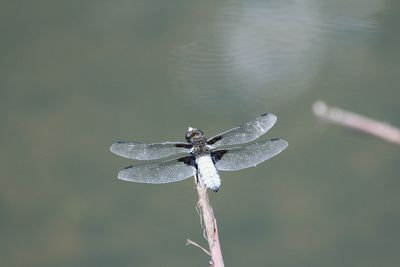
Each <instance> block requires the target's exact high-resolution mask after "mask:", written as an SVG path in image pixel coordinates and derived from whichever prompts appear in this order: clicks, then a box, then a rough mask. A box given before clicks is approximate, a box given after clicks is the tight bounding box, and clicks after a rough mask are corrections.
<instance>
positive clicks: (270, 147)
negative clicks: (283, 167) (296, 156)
mask: <svg viewBox="0 0 400 267" xmlns="http://www.w3.org/2000/svg"><path fill="white" fill-rule="evenodd" d="M287 146H288V143H287V142H286V141H285V140H283V139H271V140H267V141H261V142H256V143H253V144H248V145H244V146H241V147H237V148H231V149H221V150H216V151H213V152H211V156H212V158H213V160H214V163H215V167H216V168H217V170H221V171H236V170H241V169H245V168H249V167H253V166H256V165H257V164H260V163H261V162H263V161H265V160H267V159H270V158H272V157H273V156H275V155H277V154H279V153H280V152H281V151H282V150H284V149H285V148H286V147H287Z"/></svg>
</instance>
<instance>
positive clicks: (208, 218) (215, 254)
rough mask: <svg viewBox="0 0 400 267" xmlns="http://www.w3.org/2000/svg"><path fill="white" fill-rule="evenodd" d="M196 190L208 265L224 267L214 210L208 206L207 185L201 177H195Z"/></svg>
mask: <svg viewBox="0 0 400 267" xmlns="http://www.w3.org/2000/svg"><path fill="white" fill-rule="evenodd" d="M197 178H198V177H196V180H197V183H196V190H197V194H198V196H199V200H198V202H197V211H198V213H199V216H200V222H201V227H202V228H203V230H204V233H203V235H204V236H205V238H206V239H207V242H208V246H209V248H210V253H211V261H210V266H212V267H224V260H223V258H222V252H221V246H220V244H219V237H218V227H217V220H216V219H215V217H214V212H213V209H212V207H211V206H210V202H209V199H208V194H207V187H206V186H205V185H204V183H203V182H202V180H201V179H197Z"/></svg>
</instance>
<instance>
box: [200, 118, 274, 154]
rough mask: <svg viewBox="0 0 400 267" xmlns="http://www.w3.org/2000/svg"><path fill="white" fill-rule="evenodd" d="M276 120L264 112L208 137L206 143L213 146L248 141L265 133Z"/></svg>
mask: <svg viewBox="0 0 400 267" xmlns="http://www.w3.org/2000/svg"><path fill="white" fill-rule="evenodd" d="M276 120H277V118H276V116H275V115H274V114H271V113H266V114H263V115H260V116H258V117H257V118H256V119H255V120H252V121H249V122H246V123H245V124H243V125H241V126H239V127H236V128H233V129H230V130H228V131H226V132H223V133H220V134H218V135H216V136H214V137H212V138H210V139H209V140H208V142H207V143H208V144H209V145H210V146H211V147H213V148H215V147H218V146H228V145H238V144H244V143H248V142H250V141H253V140H255V139H257V138H258V137H260V136H261V135H263V134H265V133H266V132H267V131H268V130H269V129H271V128H272V126H274V124H275V122H276Z"/></svg>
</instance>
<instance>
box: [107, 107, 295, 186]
mask: <svg viewBox="0 0 400 267" xmlns="http://www.w3.org/2000/svg"><path fill="white" fill-rule="evenodd" d="M276 121H277V117H276V116H275V115H274V114H271V113H266V114H262V115H259V116H257V117H256V118H255V119H254V120H251V121H249V122H246V123H244V124H242V125H240V126H238V127H235V128H233V129H230V130H227V131H225V132H222V133H220V134H217V135H215V136H213V137H211V138H209V139H207V138H206V137H205V135H204V133H203V132H202V131H201V130H199V129H196V128H192V127H189V128H188V131H187V133H186V136H185V139H186V142H160V143H143V142H117V143H114V144H113V145H111V147H110V151H111V152H112V153H114V154H116V155H118V156H121V157H125V158H129V159H136V160H144V161H145V162H142V163H139V164H136V165H132V166H129V167H126V168H124V169H122V170H121V171H120V172H119V173H118V178H119V179H120V180H124V181H130V182H137V183H147V184H164V183H172V182H178V181H182V180H185V179H187V178H190V177H192V176H195V177H196V179H200V180H201V182H203V184H204V185H205V186H207V188H209V189H210V190H212V191H214V192H218V190H219V189H220V186H221V178H220V175H219V173H218V171H237V170H241V169H245V168H249V167H255V166H256V165H258V164H260V163H261V162H263V161H266V160H268V159H270V158H272V157H274V156H276V155H277V154H279V153H280V152H282V151H283V150H284V149H285V148H287V146H288V143H287V142H286V141H285V140H283V139H280V138H273V139H269V140H264V141H256V142H252V141H254V140H256V139H257V138H259V137H260V136H262V135H263V134H265V133H266V132H267V131H268V130H270V129H271V128H272V126H274V124H275V122H276ZM197 181H198V180H197Z"/></svg>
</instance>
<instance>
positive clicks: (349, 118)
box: [313, 100, 400, 145]
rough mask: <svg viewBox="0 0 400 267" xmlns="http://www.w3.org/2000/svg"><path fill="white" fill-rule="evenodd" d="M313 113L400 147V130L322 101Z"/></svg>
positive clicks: (314, 107) (314, 108)
mask: <svg viewBox="0 0 400 267" xmlns="http://www.w3.org/2000/svg"><path fill="white" fill-rule="evenodd" d="M313 112H314V114H315V115H316V116H318V117H320V118H322V119H324V120H326V121H328V122H331V123H334V124H337V125H341V126H344V127H347V128H351V129H356V130H359V131H362V132H365V133H368V134H371V135H374V136H376V137H379V138H382V139H384V140H386V141H389V142H392V143H395V144H398V145H400V129H398V128H396V127H394V126H391V125H389V124H386V123H383V122H380V121H377V120H373V119H370V118H367V117H364V116H361V115H359V114H356V113H353V112H350V111H346V110H343V109H340V108H336V107H329V106H328V105H326V104H325V102H323V101H321V100H320V101H316V102H315V103H314V104H313Z"/></svg>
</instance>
